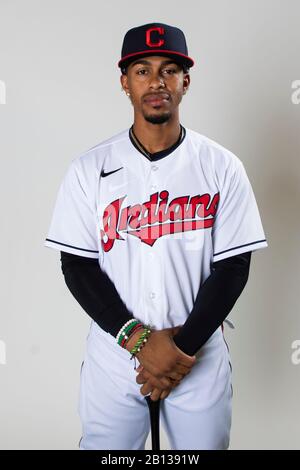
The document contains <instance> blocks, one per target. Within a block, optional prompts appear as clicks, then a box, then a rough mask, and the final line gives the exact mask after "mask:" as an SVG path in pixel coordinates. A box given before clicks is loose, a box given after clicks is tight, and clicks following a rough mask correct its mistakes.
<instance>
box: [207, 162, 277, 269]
mask: <svg viewBox="0 0 300 470" xmlns="http://www.w3.org/2000/svg"><path fill="white" fill-rule="evenodd" d="M212 243H213V262H215V261H219V260H221V259H224V258H228V257H230V256H234V255H238V254H240V253H244V252H246V251H256V250H259V249H261V248H266V247H267V246H268V243H267V240H266V236H265V233H264V229H263V226H262V222H261V218H260V214H259V210H258V207H257V203H256V199H255V196H254V193H253V189H252V186H251V183H250V181H249V179H248V176H247V173H246V170H245V168H244V165H243V163H242V162H241V161H240V160H238V159H236V161H235V165H234V171H231V174H230V176H229V175H228V176H227V177H226V178H225V182H224V185H223V188H222V189H221V190H220V199H219V204H218V207H217V213H216V217H215V222H214V225H213V228H212Z"/></svg>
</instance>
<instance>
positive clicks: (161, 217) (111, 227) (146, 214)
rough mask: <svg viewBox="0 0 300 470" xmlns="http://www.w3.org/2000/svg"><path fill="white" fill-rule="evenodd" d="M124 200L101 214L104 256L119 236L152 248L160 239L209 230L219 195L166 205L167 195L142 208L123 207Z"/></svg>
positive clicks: (159, 195)
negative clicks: (130, 238) (123, 235)
mask: <svg viewBox="0 0 300 470" xmlns="http://www.w3.org/2000/svg"><path fill="white" fill-rule="evenodd" d="M125 198H126V196H124V197H121V198H119V199H116V200H115V201H113V202H111V203H110V204H109V205H108V206H107V207H106V208H105V210H104V213H103V230H102V229H101V231H100V232H101V244H102V247H103V249H104V251H105V252H107V251H109V250H111V249H112V247H113V245H114V242H115V240H116V239H117V240H124V238H122V236H121V233H122V232H123V233H127V234H129V235H133V236H134V237H137V238H139V239H140V240H141V242H143V243H146V244H147V245H150V246H153V245H154V243H155V242H156V240H157V239H158V238H160V237H162V236H164V235H168V234H173V233H179V232H186V231H188V230H199V229H205V228H209V227H212V226H213V224H214V220H215V214H216V211H217V207H218V203H219V198H220V196H219V193H216V194H215V195H214V196H213V198H211V196H210V194H202V195H200V194H198V195H196V196H181V197H176V198H175V199H173V200H172V201H170V202H169V192H168V191H166V190H164V191H160V192H157V193H154V194H151V196H150V199H149V200H148V201H146V202H143V204H135V205H133V206H128V207H123V209H122V204H123V201H124V199H125Z"/></svg>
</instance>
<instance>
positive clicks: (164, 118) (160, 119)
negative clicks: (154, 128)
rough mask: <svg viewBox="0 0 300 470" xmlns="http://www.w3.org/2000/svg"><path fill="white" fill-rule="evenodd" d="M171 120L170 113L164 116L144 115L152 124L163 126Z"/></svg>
mask: <svg viewBox="0 0 300 470" xmlns="http://www.w3.org/2000/svg"><path fill="white" fill-rule="evenodd" d="M170 118H171V114H170V113H164V114H160V115H159V114H144V119H145V121H147V122H151V123H152V124H163V123H164V122H168V121H169V119H170Z"/></svg>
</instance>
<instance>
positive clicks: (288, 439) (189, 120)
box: [0, 0, 300, 449]
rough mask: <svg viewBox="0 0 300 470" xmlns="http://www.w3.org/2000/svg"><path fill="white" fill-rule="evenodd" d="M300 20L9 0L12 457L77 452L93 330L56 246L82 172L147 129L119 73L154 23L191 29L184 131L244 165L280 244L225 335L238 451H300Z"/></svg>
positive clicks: (6, 415)
mask: <svg viewBox="0 0 300 470" xmlns="http://www.w3.org/2000/svg"><path fill="white" fill-rule="evenodd" d="M146 10H148V12H149V13H147V12H146ZM299 18H300V3H299V2H298V1H297V0H289V1H288V2H284V1H283V0H262V1H261V0H260V1H259V0H242V1H241V0H227V1H221V0H209V1H208V0H206V1H201V0H199V1H197V2H196V1H188V0H187V1H185V2H184V3H180V2H179V3H176V2H175V3H174V2H173V1H172V0H166V1H164V2H160V1H157V0H153V1H152V2H151V4H149V5H148V6H147V8H145V4H144V3H143V2H140V1H137V0H131V1H130V2H121V1H116V0H111V1H109V2H104V1H100V0H98V1H96V0H85V1H83V0H82V1H79V0H76V1H74V0H59V1H58V0H51V1H50V0H44V1H38V0H27V1H26V2H23V1H21V0H0V156H1V168H2V171H1V186H0V187H1V198H0V204H1V218H2V224H1V246H2V253H1V258H2V263H1V264H2V269H1V310H0V312H1V313H0V390H1V400H0V448H1V449H76V447H77V443H78V440H79V438H80V435H81V428H80V421H79V417H78V415H77V400H78V385H79V371H80V365H81V361H82V357H83V350H84V343H85V338H86V335H87V331H88V326H89V318H88V316H87V314H86V313H85V312H84V311H83V310H82V309H81V307H80V306H79V304H77V303H76V301H75V299H74V298H73V297H72V295H71V293H70V292H69V291H68V289H67V286H66V285H65V283H64V279H63V275H62V272H61V269H60V261H59V253H58V252H57V253H55V252H54V251H52V250H49V249H46V248H45V247H44V246H43V242H44V238H45V236H46V234H47V230H48V226H49V222H50V217H51V214H52V209H53V204H54V200H55V197H56V193H57V190H58V187H59V184H60V182H61V179H62V177H63V175H64V173H65V171H66V169H67V167H68V165H69V163H70V161H71V159H72V158H74V157H75V156H76V155H79V154H80V153H81V152H83V151H84V150H87V149H88V148H90V147H92V146H94V145H96V144H97V143H99V142H101V141H102V140H104V139H106V138H108V137H110V136H112V135H114V134H116V133H117V132H119V131H121V130H123V129H125V128H127V127H129V126H130V125H131V124H132V120H133V109H132V107H131V105H130V102H129V100H128V98H127V97H126V96H125V94H124V93H122V92H121V86H120V82H119V77H120V72H119V69H118V67H117V61H118V60H119V58H120V52H121V45H122V40H123V36H124V34H125V32H126V31H127V30H128V29H129V28H131V27H134V26H137V25H140V24H144V23H148V22H151V21H160V22H164V23H168V24H171V25H174V26H178V27H180V28H181V29H182V30H183V31H184V32H185V35H186V38H187V42H188V48H189V54H190V56H191V57H193V58H194V59H195V66H194V67H193V68H192V69H191V86H190V90H189V92H188V94H187V95H186V96H185V97H184V99H183V103H182V105H181V113H180V116H181V122H182V124H183V125H184V126H186V127H189V128H191V129H194V130H195V131H197V132H200V133H202V134H204V135H207V136H208V137H210V138H212V139H214V140H216V141H217V142H219V143H220V144H222V145H224V146H225V147H227V148H228V149H230V150H231V151H233V152H234V153H235V154H236V155H238V157H239V158H240V159H241V160H242V162H243V163H244V165H245V168H246V171H247V174H248V176H249V179H250V181H251V183H252V186H253V189H254V192H255V195H256V199H257V202H258V206H259V209H260V214H261V217H262V222H263V226H264V229H265V233H266V237H267V240H268V244H269V247H268V248H267V249H266V250H262V251H258V252H257V253H255V254H254V255H253V256H252V265H251V272H250V276H249V281H248V284H247V286H246V288H245V290H244V292H243V293H242V296H241V297H240V299H239V300H238V301H237V303H236V305H235V307H234V309H233V310H232V312H231V314H230V319H231V320H232V321H233V323H234V324H235V327H236V328H235V330H229V329H228V327H226V330H225V336H226V339H227V342H228V343H229V347H230V351H231V357H232V365H233V389H234V401H233V423H232V433H231V445H230V448H231V449H279V448H280V449H299V448H300V437H299V436H300V425H299V422H300V419H299V418H300V410H299V391H300V364H298V362H299V356H300V355H299V354H298V353H297V351H295V354H294V357H292V353H293V349H292V343H293V342H294V341H295V340H299V339H300V320H299V297H298V294H299V288H298V284H299V277H300V276H299V268H298V266H299V231H300V223H299V209H298V206H299V194H300V184H299V183H300V181H299V180H300V162H299V148H300V146H299V144H300V132H299V122H300V104H299V103H300V92H299V89H300V62H299V50H300V32H299V31H300V27H299V26H300V25H299ZM293 87H294V88H293ZM295 346H297V343H295ZM298 347H299V346H298ZM147 448H150V439H148V441H147ZM162 448H165V449H169V444H168V442H167V439H166V436H165V435H164V433H163V431H162Z"/></svg>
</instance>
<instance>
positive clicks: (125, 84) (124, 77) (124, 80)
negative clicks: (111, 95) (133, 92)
mask: <svg viewBox="0 0 300 470" xmlns="http://www.w3.org/2000/svg"><path fill="white" fill-rule="evenodd" d="M120 82H121V85H122V88H123V90H124V91H125V93H129V88H128V77H127V75H123V74H122V75H121V76H120Z"/></svg>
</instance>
